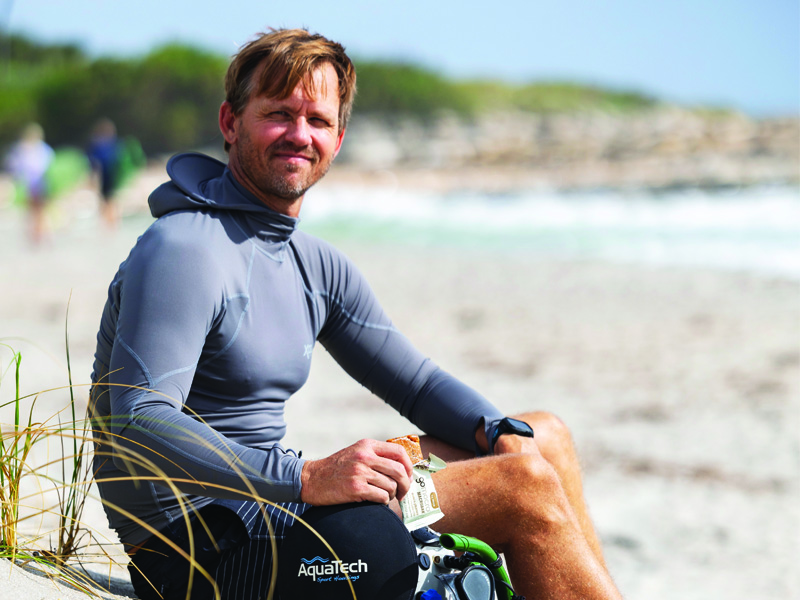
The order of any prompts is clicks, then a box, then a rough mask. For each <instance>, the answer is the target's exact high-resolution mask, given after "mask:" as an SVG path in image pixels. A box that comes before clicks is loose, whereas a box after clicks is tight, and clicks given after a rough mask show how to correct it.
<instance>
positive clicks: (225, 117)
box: [219, 100, 238, 145]
mask: <svg viewBox="0 0 800 600" xmlns="http://www.w3.org/2000/svg"><path fill="white" fill-rule="evenodd" d="M236 125H237V122H236V115H234V114H233V107H232V106H231V103H230V102H228V101H227V100H225V102H223V103H222V106H220V107H219V130H220V131H221V132H222V137H224V138H225V141H226V142H228V143H229V144H231V145H233V144H235V143H236V140H237V138H238V135H237V134H236Z"/></svg>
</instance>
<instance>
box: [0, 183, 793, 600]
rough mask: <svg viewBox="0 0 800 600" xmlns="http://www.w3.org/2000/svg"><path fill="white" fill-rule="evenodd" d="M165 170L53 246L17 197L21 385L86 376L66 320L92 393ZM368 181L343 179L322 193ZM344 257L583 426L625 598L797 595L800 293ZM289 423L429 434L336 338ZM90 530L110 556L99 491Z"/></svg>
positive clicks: (513, 383)
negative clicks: (29, 235) (359, 378)
mask: <svg viewBox="0 0 800 600" xmlns="http://www.w3.org/2000/svg"><path fill="white" fill-rule="evenodd" d="M165 178H166V176H165V174H164V172H163V170H159V169H155V170H148V171H147V172H145V173H144V174H143V175H142V176H141V177H140V178H139V180H138V181H137V182H136V184H135V186H133V187H131V188H129V189H127V190H125V191H124V192H123V194H122V196H121V198H120V205H121V207H122V209H123V212H124V214H125V218H124V219H123V221H122V226H121V228H120V229H119V230H118V231H116V232H109V231H104V230H103V228H102V227H101V224H100V223H99V222H98V219H97V214H96V198H95V196H94V195H93V193H92V192H91V191H89V190H87V189H82V190H78V191H77V192H75V193H74V194H72V195H71V196H70V197H69V198H66V199H64V200H62V201H60V202H59V205H58V206H57V210H55V211H53V213H52V214H51V217H52V220H53V225H54V230H53V234H52V238H51V240H50V242H49V244H47V245H46V246H44V247H42V248H37V249H32V248H31V247H30V246H29V244H28V243H27V240H26V238H25V235H24V234H25V231H24V218H23V217H24V215H23V214H22V213H21V212H19V211H18V210H16V209H14V208H12V207H10V206H8V204H7V203H6V202H5V199H4V198H3V197H2V196H0V257H1V258H0V282H2V289H3V293H2V294H0V342H3V343H5V344H8V345H10V346H12V347H13V348H14V349H15V350H16V351H20V352H21V353H22V355H23V364H22V370H21V389H22V392H23V393H25V394H27V393H35V392H37V391H40V390H46V389H50V388H56V387H59V386H64V385H66V384H67V383H68V379H67V371H66V361H65V358H64V357H65V352H64V346H65V342H64V336H65V324H66V325H68V331H69V349H70V355H71V364H72V377H73V381H74V383H75V384H79V385H80V384H88V382H89V376H90V373H91V363H92V354H93V352H94V340H95V335H96V331H97V329H96V328H97V325H98V323H99V319H100V313H101V310H102V306H103V303H104V301H105V296H106V289H107V286H108V283H109V282H110V280H111V278H112V276H113V274H114V272H115V270H116V268H117V266H118V265H119V263H120V262H121V261H122V260H124V258H125V256H126V255H127V253H128V251H129V249H130V247H131V246H132V245H133V244H134V242H135V240H136V237H137V236H138V235H139V234H140V233H141V232H142V231H143V229H144V227H146V226H147V224H148V220H147V219H146V218H144V217H142V216H141V212H142V210H143V209H144V206H145V202H146V195H147V193H149V190H150V189H152V188H153V187H155V185H157V184H158V183H160V182H161V181H163V180H165ZM350 183H351V180H349V179H346V178H337V176H336V173H335V169H334V171H333V172H332V173H331V177H330V178H329V179H326V180H325V181H323V182H322V183H321V184H320V186H336V185H345V184H350ZM307 202H313V194H310V195H309V198H308V200H307ZM337 245H338V246H339V247H340V248H342V249H343V250H344V251H345V252H346V253H347V254H348V255H349V256H350V257H351V258H352V259H353V260H354V261H355V262H356V264H358V265H359V266H360V268H361V269H362V270H363V271H364V272H365V274H366V275H367V278H368V279H369V281H370V282H371V284H372V286H373V288H374V289H375V291H376V293H377V295H378V297H379V298H380V299H381V300H382V302H383V304H384V307H385V308H386V310H387V312H388V313H389V315H390V316H391V317H392V319H393V321H394V322H395V324H396V325H397V327H398V328H399V329H400V330H401V331H403V332H404V333H405V334H406V335H407V336H408V337H409V338H410V339H411V340H413V341H414V342H415V343H416V344H417V345H418V347H419V348H420V349H422V351H423V352H425V353H426V354H427V355H429V356H431V357H432V358H433V359H434V360H435V361H436V362H437V363H438V364H440V365H441V366H442V367H443V368H445V369H446V370H448V371H449V372H451V373H453V374H455V375H457V376H458V377H460V378H461V379H462V380H464V381H465V382H467V383H468V384H470V385H472V386H473V387H475V388H476V389H478V390H480V391H481V392H482V393H483V394H484V395H486V396H487V397H488V398H490V399H491V400H492V401H494V402H495V403H496V404H497V405H498V406H499V407H500V408H501V409H502V410H503V411H505V412H506V413H509V414H514V413H519V412H523V411H530V410H547V411H552V412H554V413H555V414H557V415H558V416H559V417H561V419H563V420H564V421H565V422H566V423H567V425H568V426H569V427H570V428H571V430H572V432H573V436H574V439H575V443H576V445H577V447H578V449H579V452H580V454H581V456H582V459H583V463H584V468H585V485H586V495H587V498H588V502H589V506H590V508H591V512H592V516H593V518H594V519H595V522H596V525H597V528H598V530H599V532H600V536H601V539H602V541H603V543H604V545H605V552H606V558H607V562H608V565H609V568H610V570H611V573H612V575H613V576H614V578H615V580H616V581H617V583H618V585H619V587H620V588H621V590H622V592H623V595H624V596H625V597H626V598H629V599H642V600H644V599H647V600H667V599H670V600H671V599H674V598H679V599H681V600H709V599H720V600H752V599H756V598H757V599H759V600H786V599H789V598H800V574H799V573H798V569H797V561H798V559H800V501H799V500H800V496H799V495H798V492H800V437H799V436H800V282H798V281H793V280H789V279H781V278H777V277H767V276H759V275H754V274H747V273H736V272H718V271H713V270H703V269H685V268H677V267H659V268H655V267H645V266H636V265H621V264H608V263H600V262H583V261H581V262H578V261H569V262H568V261H558V260H544V259H531V258H530V257H527V258H523V257H515V256H513V255H508V254H498V253H485V252H481V251H479V250H478V249H475V251H469V250H463V249H462V250H458V251H456V250H443V249H437V250H434V249H431V248H426V247H408V248H403V249H402V251H398V249H397V248H395V247H393V246H391V245H389V244H367V243H364V242H354V241H344V242H339V241H337ZM70 297H71V299H70ZM68 304H69V320H68V323H67V320H66V310H67V305H68ZM10 358H11V353H10V352H9V351H7V350H6V349H4V348H0V360H2V362H0V365H1V366H2V369H3V370H2V371H0V373H3V375H4V376H3V379H2V382H0V402H1V403H3V404H4V403H5V402H7V401H8V400H10V399H12V398H13V387H14V386H13V373H12V372H11V371H6V370H5V369H6V367H7V366H8V364H9V362H10ZM86 389H87V388H79V391H78V396H79V399H80V402H81V403H82V404H83V405H85V399H86V395H87V394H86V391H85V390H86ZM66 399H67V398H66V396H65V393H64V391H63V390H62V391H56V392H49V393H46V394H42V395H41V396H40V397H39V399H38V400H37V407H36V414H37V415H38V416H39V418H46V416H47V415H51V414H52V413H53V412H54V411H57V410H60V409H61V408H62V407H63V406H64V404H65V402H66ZM11 419H13V411H12V410H11V407H9V406H5V407H3V408H2V409H0V423H4V424H5V423H10V422H12V421H11ZM287 420H288V422H289V433H288V437H287V439H286V443H287V445H289V446H292V447H295V448H298V449H302V450H303V452H304V456H307V457H312V458H313V457H320V456H324V455H326V454H329V453H331V452H333V451H335V450H338V449H340V448H341V447H343V446H345V445H347V444H350V443H352V442H354V441H356V440H358V439H360V438H363V437H372V438H377V439H385V438H387V437H390V436H395V435H402V434H405V433H411V432H413V431H415V429H414V427H413V426H411V425H410V424H408V423H407V422H406V421H405V420H404V419H402V418H401V417H399V416H398V415H396V414H395V413H394V412H393V411H392V410H391V409H390V408H387V407H386V406H385V405H384V404H383V403H382V402H381V401H380V400H379V399H376V398H374V397H372V396H371V395H370V394H369V393H368V392H366V391H365V390H364V389H362V388H361V387H360V386H358V385H357V384H356V383H355V382H353V381H352V380H350V379H349V378H348V377H347V376H346V375H345V374H344V373H343V372H341V371H340V370H339V368H338V367H337V365H336V364H335V363H334V362H333V361H332V360H331V359H330V357H329V356H328V355H327V354H326V352H325V351H324V349H322V348H320V347H318V348H317V350H316V351H315V355H314V364H313V367H312V374H311V379H310V381H309V383H308V385H307V386H306V387H305V388H304V389H303V390H302V391H301V392H300V393H299V394H297V396H296V397H295V398H294V399H293V400H292V402H290V404H289V406H288V415H287ZM42 458H43V460H44V459H45V457H42ZM85 519H86V522H87V524H88V525H89V526H91V527H92V528H94V529H96V531H97V532H98V535H99V536H107V537H108V539H109V540H110V543H111V544H112V546H110V548H112V549H113V542H114V538H113V534H112V533H111V532H110V531H108V529H107V526H106V524H105V519H104V516H103V514H102V510H101V508H100V506H99V504H98V503H97V502H96V501H95V500H92V499H90V501H89V503H88V505H87V509H86V515H85ZM116 551H117V552H118V554H117V556H120V555H121V550H120V549H119V548H117V550H116ZM120 560H122V559H120ZM97 570H99V571H101V572H102V571H103V567H102V566H99V567H98V568H97ZM105 571H106V572H109V570H108V568H107V567H106V568H105ZM112 572H113V574H114V575H115V576H124V571H122V569H121V568H115V569H112ZM118 591H119V590H118ZM72 594H75V596H74V597H76V598H77V597H85V596H83V595H81V594H79V593H78V592H74V591H73V592H70V591H65V589H64V588H63V587H61V586H57V585H56V584H54V583H52V582H49V581H47V580H44V579H42V578H40V577H36V576H31V575H29V574H27V573H26V572H24V571H22V570H21V569H19V568H14V569H11V568H10V564H9V563H8V562H7V561H0V600H5V599H9V600H11V599H12V598H14V599H17V598H25V599H28V598H36V599H40V598H41V599H43V600H56V599H58V598H72V597H73V596H72ZM105 596H106V597H109V598H112V597H115V596H113V595H110V594H106V595H105Z"/></svg>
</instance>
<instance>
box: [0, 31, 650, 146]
mask: <svg viewBox="0 0 800 600" xmlns="http://www.w3.org/2000/svg"><path fill="white" fill-rule="evenodd" d="M228 60H229V57H226V56H221V55H218V54H216V53H213V52H209V51H207V50H202V49H199V48H196V47H191V46H187V45H182V44H170V45H166V46H162V47H159V48H156V49H154V50H153V51H151V52H150V53H149V54H147V55H146V56H144V57H135V58H125V59H120V58H108V57H100V58H89V57H88V56H87V55H86V54H85V53H84V52H83V50H82V49H81V48H80V47H79V46H78V45H74V44H60V45H43V44H39V43H36V42H34V41H32V40H30V39H28V38H26V37H24V36H21V35H14V34H12V35H0V146H5V145H6V144H8V143H9V142H11V141H12V140H14V139H15V138H16V136H17V135H18V133H19V131H20V130H21V129H22V127H24V125H25V124H26V123H28V122H31V121H36V122H38V123H39V124H41V125H42V127H44V130H45V132H46V135H47V141H48V142H49V143H50V144H51V145H54V146H58V145H72V146H83V145H84V144H85V143H86V141H87V139H88V136H89V133H90V131H91V129H92V126H93V124H94V123H95V121H96V120H97V119H99V118H101V117H107V118H110V119H111V120H112V121H114V122H115V124H116V125H117V129H118V131H119V133H120V135H126V136H131V135H132V136H135V137H136V138H137V139H138V140H139V141H140V142H141V145H142V147H143V149H144V151H145V153H146V154H148V155H150V156H152V155H157V154H162V153H170V152H174V151H178V150H185V149H190V148H204V147H208V146H220V147H221V145H222V140H221V136H220V134H219V131H218V129H217V118H216V115H217V111H218V109H219V105H220V103H221V102H222V100H223V89H222V80H223V76H224V73H225V69H226V68H227V64H228ZM356 68H357V71H358V94H357V96H356V105H355V112H354V115H355V116H354V118H357V117H358V115H366V114H370V115H375V114H380V115H384V116H386V117H387V118H392V117H395V116H397V115H402V116H411V117H415V118H419V119H429V118H432V117H435V116H436V115H437V114H440V113H441V112H443V111H446V112H450V113H456V114H458V115H461V116H463V117H465V118H469V117H470V116H472V115H475V114H477V113H479V112H482V111H486V110H503V109H506V110H508V109H516V110H523V111H537V112H551V111H575V110H607V111H608V110H610V111H629V110H638V109H642V108H646V107H649V106H652V105H654V104H655V103H656V101H655V100H654V99H653V98H650V97H648V96H646V95H643V94H638V93H630V92H618V91H613V90H605V89H601V88H596V87H591V86H584V85H578V84H571V83H534V84H529V85H512V84H508V83H503V82H496V81H454V80H451V79H448V78H446V77H443V76H441V75H439V74H437V73H436V72H434V71H432V70H430V69H426V68H423V67H420V66H416V65H411V64H402V63H395V62H376V61H368V60H356Z"/></svg>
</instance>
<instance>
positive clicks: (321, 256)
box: [91, 154, 502, 545]
mask: <svg viewBox="0 0 800 600" xmlns="http://www.w3.org/2000/svg"><path fill="white" fill-rule="evenodd" d="M167 172H168V173H169V175H170V178H171V181H170V182H167V183H165V184H163V185H162V186H160V187H159V188H158V189H156V190H155V191H154V192H153V194H152V195H151V196H150V200H149V202H150V208H151V212H152V214H153V216H155V217H157V220H156V221H155V222H154V223H153V224H152V225H151V226H150V228H149V229H148V230H147V231H146V232H145V233H144V234H143V235H142V236H141V237H140V238H139V240H138V242H137V243H136V245H135V246H134V248H133V250H132V251H131V253H130V255H129V256H128V258H127V259H126V260H125V262H123V263H122V264H121V265H120V268H119V271H118V272H117V274H116V276H115V277H114V280H113V281H112V283H111V286H110V287H109V292H108V301H107V303H106V306H105V309H104V311H103V317H102V321H101V325H100V331H99V333H98V336H97V351H96V354H95V362H94V372H93V374H92V381H93V382H94V384H95V387H94V391H93V394H92V403H91V415H92V419H93V422H94V424H95V430H96V433H95V436H94V437H95V459H94V467H95V471H96V477H97V480H98V486H99V489H100V494H101V496H102V497H103V499H104V500H105V501H106V504H105V506H106V512H107V514H108V517H109V521H110V523H111V526H112V527H113V528H114V529H116V531H117V533H118V535H119V537H120V539H121V540H122V541H123V542H124V543H126V544H129V545H135V544H138V543H140V542H141V541H143V540H144V539H146V538H147V537H149V536H150V535H151V533H152V531H154V530H158V529H160V528H162V527H163V526H165V525H166V524H167V523H168V522H170V521H172V520H173V519H176V518H182V514H181V504H182V503H184V502H185V501H187V500H188V501H190V502H191V503H192V504H193V505H194V506H195V507H199V506H202V505H204V504H206V503H208V502H210V501H211V499H212V498H239V499H241V498H242V494H247V495H249V494H251V493H252V492H255V493H256V494H258V495H259V496H261V497H262V498H266V499H268V500H271V501H275V502H286V501H299V499H300V492H301V484H300V472H301V470H302V467H303V463H304V460H303V459H301V458H298V457H297V456H296V455H295V454H294V453H293V452H291V451H287V450H285V449H284V448H283V447H282V446H281V445H280V444H279V442H280V440H281V439H282V438H283V436H284V433H285V431H286V423H285V422H284V418H283V415H284V403H285V402H286V401H287V400H288V399H289V398H290V397H291V396H292V394H293V393H294V392H295V391H297V390H298V389H299V388H300V387H301V386H302V385H303V384H304V383H305V381H306V379H307V377H308V373H309V368H310V365H311V353H312V349H313V347H314V344H315V341H316V340H319V342H320V343H321V344H322V345H323V346H324V347H325V348H326V349H327V350H328V352H329V353H330V354H331V355H332V356H333V357H334V359H335V360H336V361H337V362H338V363H339V364H340V365H341V366H342V367H343V368H344V369H345V370H346V371H347V373H349V374H350V375H351V376H352V377H353V378H354V379H355V380H357V381H358V382H360V383H361V384H362V385H364V386H365V387H367V388H368V389H369V390H370V391H371V392H373V393H374V394H376V395H377V396H379V397H380V398H382V399H383V400H385V401H386V402H387V403H389V404H390V405H391V406H393V407H394V408H395V409H396V410H398V411H399V412H400V413H401V414H402V415H403V416H405V417H406V418H408V419H409V420H410V421H411V422H412V423H414V424H415V425H417V426H418V427H419V428H421V429H422V430H423V431H425V432H427V433H429V434H432V435H434V436H436V437H438V438H441V439H443V440H446V441H448V442H450V443H452V444H455V445H456V446H460V447H462V448H468V449H474V447H475V445H474V444H475V442H474V432H475V429H476V427H477V426H478V425H479V423H480V421H481V419H486V420H487V421H490V420H492V419H496V418H500V417H501V416H502V415H501V413H500V412H499V411H498V410H497V409H496V408H495V407H494V406H492V405H491V404H490V403H489V402H488V401H487V400H486V399H485V398H483V397H482V396H481V395H479V394H478V393H477V392H475V391H474V390H472V389H471V388H469V387H467V386H466V385H464V384H462V383H460V382H459V381H458V380H456V379H455V378H454V377H452V376H451V375H449V374H447V373H445V372H444V371H442V370H441V369H440V368H438V367H437V366H436V365H435V364H433V363H432V362H431V361H430V360H428V359H427V358H425V357H424V356H423V355H421V354H420V352H419V351H418V350H416V349H415V348H414V347H413V346H412V345H411V343H410V342H409V341H408V340H407V339H406V338H405V337H404V336H403V335H402V334H400V333H399V332H398V331H397V330H396V329H395V328H394V326H393V325H392V323H391V321H390V320H389V319H388V318H387V316H386V315H385V313H384V312H383V310H382V309H381V307H380V305H379V304H378V302H377V301H376V299H375V297H374V295H373V293H372V291H371V290H370V288H369V286H368V285H367V283H366V281H365V280H364V278H363V276H362V275H361V274H360V273H359V271H358V270H357V269H356V268H355V267H354V266H353V264H352V263H351V262H350V261H349V260H348V259H347V258H346V257H345V256H344V255H343V254H342V253H340V252H339V251H337V250H336V249H335V248H333V247H332V246H330V245H329V244H327V243H326V242H323V241H322V240H319V239H317V238H314V237H312V236H310V235H307V234H305V233H303V232H302V231H299V230H297V229H296V226H297V223H298V220H297V219H293V218H291V217H287V216H285V215H281V214H279V213H276V212H274V211H272V210H270V209H269V208H267V207H266V206H265V205H264V204H263V203H261V202H259V201H258V200H257V199H256V198H255V197H253V196H252V195H251V194H249V193H248V192H247V191H246V190H245V189H244V188H242V187H241V186H240V185H239V184H238V182H236V181H235V179H234V178H233V176H232V175H231V173H230V171H228V170H227V168H226V167H225V165H224V164H222V163H220V162H219V161H216V160H214V159H212V158H209V157H206V156H203V155H200V154H182V155H177V156H175V157H173V158H172V160H171V161H170V162H169V164H168V166H167ZM112 440H113V442H114V443H113V444H112V443H111V442H112ZM131 475H135V476H137V477H138V478H139V480H138V481H131V480H130V478H131ZM163 475H167V476H169V477H171V478H172V479H173V481H174V483H175V486H176V488H177V489H175V488H172V487H168V486H166V485H164V484H163V483H159V482H158V481H155V480H154V479H157V478H159V477H163ZM148 477H150V479H149V480H148V479H147V478H148ZM116 479H118V480H116ZM115 480H116V481H115ZM208 483H212V484H214V485H215V486H218V487H212V486H209V485H208ZM115 507H118V508H119V509H121V510H117V508H115ZM141 522H144V523H146V524H148V525H149V527H151V528H152V529H149V528H148V527H145V526H142V525H141V524H140V523H141Z"/></svg>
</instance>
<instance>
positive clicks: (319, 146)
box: [220, 63, 344, 216]
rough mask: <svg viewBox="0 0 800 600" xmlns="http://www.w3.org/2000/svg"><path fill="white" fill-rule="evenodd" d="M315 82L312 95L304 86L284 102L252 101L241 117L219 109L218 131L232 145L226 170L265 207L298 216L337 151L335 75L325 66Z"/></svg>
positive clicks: (256, 98)
mask: <svg viewBox="0 0 800 600" xmlns="http://www.w3.org/2000/svg"><path fill="white" fill-rule="evenodd" d="M312 77H313V78H314V83H315V88H316V95H315V97H310V96H308V95H307V94H306V93H305V91H304V90H303V86H302V84H298V86H297V87H296V88H295V89H294V91H293V92H292V94H291V95H290V96H289V97H288V98H286V99H284V100H277V99H275V98H266V97H264V96H253V97H252V98H251V99H250V101H249V102H248V104H247V106H246V107H245V109H244V111H242V113H241V114H240V115H233V114H232V113H231V112H230V106H229V105H228V107H227V109H226V105H227V103H225V104H223V106H222V109H221V110H220V128H221V129H222V133H223V135H224V136H225V139H226V140H227V141H228V142H229V143H230V144H231V149H230V154H229V161H228V166H229V167H230V169H231V171H232V172H233V174H234V176H235V177H236V179H237V180H238V181H239V182H240V183H241V184H242V185H244V187H245V188H247V189H248V190H249V191H250V192H252V193H253V194H255V195H256V197H258V198H259V199H260V200H261V201H262V202H264V203H265V204H266V205H267V206H269V207H270V208H272V209H273V210H276V211H278V212H281V213H284V214H288V215H290V216H297V214H298V213H299V211H300V203H301V201H302V197H303V195H304V194H305V192H306V190H307V189H308V188H310V187H311V186H312V185H314V184H315V183H316V182H317V181H319V180H320V179H321V178H322V176H323V175H325V173H326V172H327V171H328V168H329V167H330V164H331V161H333V158H334V157H335V156H336V154H337V153H338V152H339V148H340V147H341V143H342V137H343V134H344V132H340V131H339V96H338V89H339V88H338V79H337V77H336V71H335V70H334V68H333V67H332V66H331V65H330V64H327V63H326V64H324V65H323V66H321V67H320V68H318V69H317V70H316V71H314V73H313V75H312Z"/></svg>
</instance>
